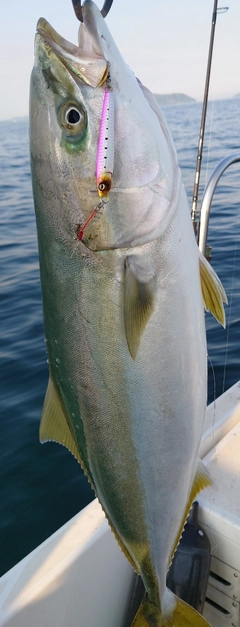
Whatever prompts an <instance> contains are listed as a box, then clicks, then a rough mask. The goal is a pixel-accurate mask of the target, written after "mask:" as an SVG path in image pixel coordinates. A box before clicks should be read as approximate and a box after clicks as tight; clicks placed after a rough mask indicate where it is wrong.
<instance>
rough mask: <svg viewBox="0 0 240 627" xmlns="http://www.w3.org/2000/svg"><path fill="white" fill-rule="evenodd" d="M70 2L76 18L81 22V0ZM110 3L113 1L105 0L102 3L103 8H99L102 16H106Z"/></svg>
mask: <svg viewBox="0 0 240 627" xmlns="http://www.w3.org/2000/svg"><path fill="white" fill-rule="evenodd" d="M72 3H73V8H74V11H75V15H76V17H77V19H78V20H79V22H83V13H82V5H81V0H72ZM112 3H113V0H105V2H104V4H103V8H102V10H101V14H102V16H103V17H106V15H107V14H108V12H109V11H110V9H111V6H112Z"/></svg>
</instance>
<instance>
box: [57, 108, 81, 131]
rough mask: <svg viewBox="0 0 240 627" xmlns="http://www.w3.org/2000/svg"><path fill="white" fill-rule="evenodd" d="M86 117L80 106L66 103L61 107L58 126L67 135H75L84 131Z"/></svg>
mask: <svg viewBox="0 0 240 627" xmlns="http://www.w3.org/2000/svg"><path fill="white" fill-rule="evenodd" d="M85 123H86V115H85V111H84V109H82V108H81V106H80V105H75V104H72V103H67V104H65V105H63V107H62V110H61V115H60V124H61V126H63V127H64V128H65V129H66V131H67V134H68V135H76V134H78V133H80V132H81V131H83V130H84V127H85Z"/></svg>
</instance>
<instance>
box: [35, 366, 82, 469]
mask: <svg viewBox="0 0 240 627" xmlns="http://www.w3.org/2000/svg"><path fill="white" fill-rule="evenodd" d="M39 435H40V442H49V441H52V442H58V443H59V444H63V446H66V447H67V448H68V450H69V451H70V452H71V453H72V454H73V455H74V457H75V458H76V459H77V461H78V462H79V463H80V464H81V466H82V468H83V469H84V467H83V463H82V460H81V457H80V455H79V452H78V449H77V446H76V442H75V438H74V436H73V434H72V432H71V429H70V426H69V423H68V418H67V415H66V412H65V410H64V407H63V405H62V402H61V400H60V398H59V395H58V393H57V390H56V388H55V385H54V383H53V381H52V379H51V377H49V382H48V387H47V392H46V396H45V400H44V405H43V413H42V419H41V424H40V431H39Z"/></svg>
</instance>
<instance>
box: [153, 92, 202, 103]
mask: <svg viewBox="0 0 240 627" xmlns="http://www.w3.org/2000/svg"><path fill="white" fill-rule="evenodd" d="M154 96H155V98H156V100H157V102H158V104H160V105H172V104H173V105H175V104H188V103H190V102H196V100H195V99H194V98H190V96H186V94H154Z"/></svg>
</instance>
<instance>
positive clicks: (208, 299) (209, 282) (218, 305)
mask: <svg viewBox="0 0 240 627" xmlns="http://www.w3.org/2000/svg"><path fill="white" fill-rule="evenodd" d="M199 255H200V257H199V264H200V278H201V287H202V295H203V301H204V306H205V309H206V310H207V311H210V312H211V313H212V314H213V316H215V318H216V320H217V321H218V322H220V324H222V326H223V327H224V328H225V326H226V322H225V311H224V307H223V303H226V304H227V302H228V300H227V296H226V293H225V290H224V288H223V286H222V283H221V281H220V279H219V278H218V276H217V274H216V272H215V271H214V270H213V268H212V266H210V264H209V263H208V261H207V260H206V259H205V257H203V255H202V254H201V253H200V252H199Z"/></svg>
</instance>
